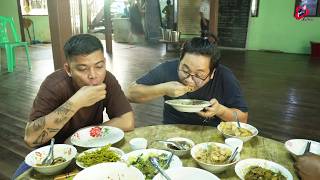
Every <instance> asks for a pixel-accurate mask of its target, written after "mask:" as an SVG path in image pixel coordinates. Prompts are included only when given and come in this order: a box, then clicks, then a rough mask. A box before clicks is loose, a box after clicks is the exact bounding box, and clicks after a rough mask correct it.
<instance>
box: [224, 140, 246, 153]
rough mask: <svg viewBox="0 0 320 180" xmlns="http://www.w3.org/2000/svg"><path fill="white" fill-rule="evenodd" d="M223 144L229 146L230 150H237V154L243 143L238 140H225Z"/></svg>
mask: <svg viewBox="0 0 320 180" xmlns="http://www.w3.org/2000/svg"><path fill="white" fill-rule="evenodd" d="M224 143H225V144H226V145H229V146H230V147H232V149H236V148H238V151H239V152H241V150H242V147H243V141H242V140H241V139H238V138H227V139H225V140H224Z"/></svg>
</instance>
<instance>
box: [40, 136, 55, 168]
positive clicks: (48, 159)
mask: <svg viewBox="0 0 320 180" xmlns="http://www.w3.org/2000/svg"><path fill="white" fill-rule="evenodd" d="M53 145H54V138H52V139H51V143H50V149H49V153H48V155H47V157H46V158H44V160H43V161H42V163H41V164H42V165H45V166H48V165H50V164H52V162H53V159H54V158H53Z"/></svg>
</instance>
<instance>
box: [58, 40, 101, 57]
mask: <svg viewBox="0 0 320 180" xmlns="http://www.w3.org/2000/svg"><path fill="white" fill-rule="evenodd" d="M97 50H101V51H102V52H103V46H102V43H101V41H100V40H99V39H98V38H97V37H95V36H93V35H90V34H77V35H75V36H72V37H71V38H70V39H69V40H68V41H67V42H66V43H65V45H64V55H65V56H66V59H67V61H69V60H70V58H71V57H73V56H77V55H87V54H91V53H93V52H94V51H97Z"/></svg>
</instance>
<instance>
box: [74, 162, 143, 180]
mask: <svg viewBox="0 0 320 180" xmlns="http://www.w3.org/2000/svg"><path fill="white" fill-rule="evenodd" d="M88 179H106V180H108V179H110V180H111V179H121V180H144V175H143V174H142V173H141V171H139V169H137V168H135V167H134V166H128V165H127V164H126V163H123V162H108V163H100V164H96V165H94V166H91V167H88V168H86V169H83V170H82V171H80V172H79V173H78V174H77V175H76V176H75V177H74V178H73V180H88Z"/></svg>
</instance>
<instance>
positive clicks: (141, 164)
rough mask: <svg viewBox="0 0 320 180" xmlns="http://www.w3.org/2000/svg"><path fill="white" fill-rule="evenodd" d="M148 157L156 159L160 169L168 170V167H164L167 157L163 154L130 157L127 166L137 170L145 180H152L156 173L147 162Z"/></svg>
mask: <svg viewBox="0 0 320 180" xmlns="http://www.w3.org/2000/svg"><path fill="white" fill-rule="evenodd" d="M149 157H156V158H157V159H158V163H159V165H160V166H161V167H162V169H164V170H165V169H168V167H165V165H166V162H167V160H168V155H167V154H164V153H163V154H160V155H158V154H156V153H149V154H141V155H140V156H131V157H129V159H128V160H129V165H133V166H135V167H136V168H138V169H139V170H140V171H141V172H142V173H143V174H144V175H145V176H146V180H149V179H152V178H153V177H154V176H155V175H156V174H157V173H158V171H157V170H156V169H155V168H154V167H153V166H152V164H151V162H150V161H149Z"/></svg>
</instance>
